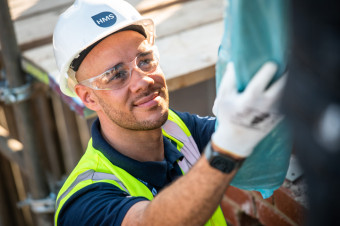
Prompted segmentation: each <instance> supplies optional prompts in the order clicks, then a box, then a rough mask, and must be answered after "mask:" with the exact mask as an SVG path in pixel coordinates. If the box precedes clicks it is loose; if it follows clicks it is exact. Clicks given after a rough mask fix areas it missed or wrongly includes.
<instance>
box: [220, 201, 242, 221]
mask: <svg viewBox="0 0 340 226" xmlns="http://www.w3.org/2000/svg"><path fill="white" fill-rule="evenodd" d="M221 209H222V211H223V214H224V217H225V219H226V221H227V222H228V223H230V224H232V225H233V226H241V224H240V222H239V213H240V211H241V210H240V206H238V205H237V204H236V203H234V202H233V201H232V200H230V199H229V198H228V197H226V196H223V199H222V202H221ZM230 224H228V225H230Z"/></svg>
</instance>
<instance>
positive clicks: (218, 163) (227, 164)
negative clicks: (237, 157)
mask: <svg viewBox="0 0 340 226" xmlns="http://www.w3.org/2000/svg"><path fill="white" fill-rule="evenodd" d="M210 165H211V166H213V167H214V168H216V169H219V170H220V171H222V172H224V173H230V172H231V171H232V170H233V169H234V168H235V162H233V161H232V160H230V159H226V158H223V157H222V156H215V157H214V158H213V159H212V160H211V162H210Z"/></svg>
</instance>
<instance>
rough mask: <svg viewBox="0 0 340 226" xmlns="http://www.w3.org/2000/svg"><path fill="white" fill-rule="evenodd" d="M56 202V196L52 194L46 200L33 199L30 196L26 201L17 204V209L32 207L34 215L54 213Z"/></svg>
mask: <svg viewBox="0 0 340 226" xmlns="http://www.w3.org/2000/svg"><path fill="white" fill-rule="evenodd" d="M55 201H56V195H55V194H54V193H50V195H49V196H48V197H46V198H44V199H32V197H31V195H28V196H27V198H26V199H25V200H23V201H20V202H18V203H17V207H18V208H22V207H24V206H30V208H31V210H32V212H33V213H54V210H55V209H54V206H55Z"/></svg>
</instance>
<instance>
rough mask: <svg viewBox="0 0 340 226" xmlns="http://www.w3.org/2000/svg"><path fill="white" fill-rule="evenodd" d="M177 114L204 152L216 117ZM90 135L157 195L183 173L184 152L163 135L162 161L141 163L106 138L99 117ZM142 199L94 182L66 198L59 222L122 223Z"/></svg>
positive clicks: (107, 156)
mask: <svg viewBox="0 0 340 226" xmlns="http://www.w3.org/2000/svg"><path fill="white" fill-rule="evenodd" d="M175 113H176V114H177V115H178V116H179V117H180V118H181V119H182V120H183V122H184V123H185V124H186V126H187V127H188V129H189V131H190V132H191V135H192V136H193V138H194V140H195V142H196V144H197V146H198V149H199V150H200V152H201V153H202V151H203V150H204V147H205V146H206V145H207V144H208V142H209V140H210V137H211V135H212V133H213V131H214V128H215V118H213V117H200V116H197V115H192V114H189V113H182V112H176V111H175ZM91 134H92V142H93V147H94V148H96V149H97V150H100V151H101V152H102V153H103V154H104V155H105V157H106V158H107V159H108V160H109V161H111V163H112V164H114V165H116V166H118V167H120V168H123V169H124V170H126V171H127V172H128V173H130V174H131V175H132V176H134V177H135V178H137V179H139V180H140V181H141V182H143V183H144V184H145V185H146V186H147V187H148V188H149V189H150V191H151V192H152V193H153V194H154V195H157V193H158V192H160V191H161V190H162V189H163V188H164V187H165V186H166V185H168V184H170V183H171V182H173V181H174V180H176V178H178V177H179V176H181V175H182V173H181V170H180V168H179V166H178V164H177V160H178V159H182V158H183V155H182V154H181V153H180V152H179V151H178V150H177V148H176V143H173V142H172V141H171V140H169V139H168V138H166V137H163V139H164V156H165V159H164V160H163V161H156V162H139V161H136V160H134V159H131V158H129V157H127V156H125V155H122V154H121V153H120V152H118V151H117V150H115V149H114V148H112V147H111V146H110V145H109V144H108V143H107V142H106V141H105V140H104V138H103V136H102V135H101V133H100V123H99V120H98V119H97V120H96V121H95V122H94V123H93V125H92V129H91ZM143 200H148V199H146V198H145V197H130V196H129V194H127V193H126V192H124V191H122V190H121V189H119V188H118V187H116V186H114V185H112V184H109V183H95V184H91V185H89V186H86V187H85V188H83V189H81V190H79V191H77V192H76V193H75V194H74V195H72V197H71V198H69V199H68V200H67V201H66V203H65V204H64V205H63V207H62V209H61V211H60V212H59V217H58V225H121V223H122V221H123V218H124V216H125V214H126V212H127V211H128V210H129V208H130V207H131V206H132V205H134V204H135V203H137V202H139V201H143Z"/></svg>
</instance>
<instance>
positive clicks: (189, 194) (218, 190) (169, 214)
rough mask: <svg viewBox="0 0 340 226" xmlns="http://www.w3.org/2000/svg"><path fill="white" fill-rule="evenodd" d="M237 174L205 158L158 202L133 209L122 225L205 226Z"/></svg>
mask: <svg viewBox="0 0 340 226" xmlns="http://www.w3.org/2000/svg"><path fill="white" fill-rule="evenodd" d="M236 171H237V170H234V171H232V172H231V173H230V174H226V173H222V172H221V171H219V170H217V169H215V168H213V167H211V166H210V165H209V163H208V161H207V160H206V158H204V157H203V158H201V159H200V160H199V161H198V162H197V163H196V164H195V166H194V167H193V168H192V169H191V170H190V171H189V173H188V174H187V175H185V176H183V177H181V178H179V179H178V180H177V181H175V182H174V183H173V184H172V185H171V186H169V187H167V188H165V189H164V190H163V191H162V192H160V193H159V194H158V195H157V196H156V197H155V199H154V200H152V201H142V202H138V203H136V204H135V205H133V206H132V207H131V208H130V210H129V211H128V212H127V214H126V216H125V218H124V220H123V223H122V225H125V226H126V225H204V224H205V223H206V222H207V221H208V220H209V218H210V217H211V216H212V214H213V213H214V211H215V210H216V208H217V207H218V205H219V203H220V202H221V199H222V197H223V194H224V192H225V190H226V188H227V186H228V184H229V183H230V181H231V179H232V178H233V176H234V175H235V173H236Z"/></svg>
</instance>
